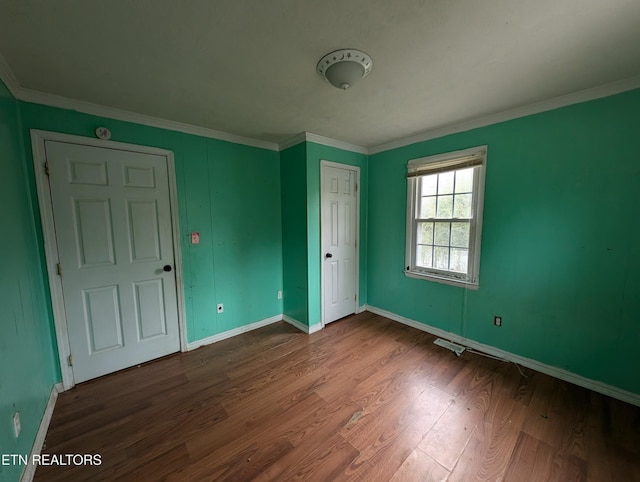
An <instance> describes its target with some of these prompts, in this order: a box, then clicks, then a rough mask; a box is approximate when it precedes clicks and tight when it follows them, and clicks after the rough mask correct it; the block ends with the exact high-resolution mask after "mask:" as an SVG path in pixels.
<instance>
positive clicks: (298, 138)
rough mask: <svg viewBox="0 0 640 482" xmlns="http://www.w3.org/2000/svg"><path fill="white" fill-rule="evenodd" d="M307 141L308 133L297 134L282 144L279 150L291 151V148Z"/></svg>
mask: <svg viewBox="0 0 640 482" xmlns="http://www.w3.org/2000/svg"><path fill="white" fill-rule="evenodd" d="M306 140H307V133H306V132H301V133H300V134H296V135H295V136H293V137H291V138H290V139H287V140H286V141H284V142H281V143H280V144H279V146H278V147H279V150H280V151H284V150H285V149H289V148H290V147H293V146H296V145H298V144H301V143H303V142H305V141H306Z"/></svg>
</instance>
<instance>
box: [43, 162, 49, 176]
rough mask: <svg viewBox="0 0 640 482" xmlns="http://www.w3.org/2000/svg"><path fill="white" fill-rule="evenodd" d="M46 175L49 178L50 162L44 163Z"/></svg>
mask: <svg viewBox="0 0 640 482" xmlns="http://www.w3.org/2000/svg"><path fill="white" fill-rule="evenodd" d="M44 173H45V174H46V176H47V177H49V161H44Z"/></svg>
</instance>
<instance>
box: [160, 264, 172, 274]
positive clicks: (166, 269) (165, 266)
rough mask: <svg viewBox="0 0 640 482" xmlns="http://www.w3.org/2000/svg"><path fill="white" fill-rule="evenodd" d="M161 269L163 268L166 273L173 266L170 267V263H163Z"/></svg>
mask: <svg viewBox="0 0 640 482" xmlns="http://www.w3.org/2000/svg"><path fill="white" fill-rule="evenodd" d="M162 269H163V270H165V271H166V272H167V273H168V272H169V271H171V270H172V269H173V268H172V267H171V265H170V264H165V265H164V268H162Z"/></svg>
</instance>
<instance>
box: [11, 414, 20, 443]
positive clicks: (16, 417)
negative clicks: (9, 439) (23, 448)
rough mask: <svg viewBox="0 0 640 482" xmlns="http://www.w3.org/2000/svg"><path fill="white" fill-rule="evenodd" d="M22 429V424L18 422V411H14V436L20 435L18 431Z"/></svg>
mask: <svg viewBox="0 0 640 482" xmlns="http://www.w3.org/2000/svg"><path fill="white" fill-rule="evenodd" d="M21 430H22V425H21V424H20V412H15V413H14V414H13V433H14V434H15V436H16V438H18V437H19V436H20V431H21Z"/></svg>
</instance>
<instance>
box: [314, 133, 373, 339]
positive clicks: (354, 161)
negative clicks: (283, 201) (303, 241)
mask: <svg viewBox="0 0 640 482" xmlns="http://www.w3.org/2000/svg"><path fill="white" fill-rule="evenodd" d="M305 144H306V158H307V162H306V164H307V239H308V246H307V269H308V273H307V275H308V290H309V297H308V302H309V315H308V323H309V326H313V325H315V324H318V323H320V321H321V319H322V287H321V275H320V265H321V261H322V253H321V249H320V248H321V246H320V161H331V162H338V163H340V164H348V165H350V166H357V167H359V168H360V292H359V294H358V300H359V305H363V304H365V302H366V299H367V262H366V260H367V229H366V227H367V202H368V201H367V189H366V186H367V183H368V168H367V164H368V163H367V156H366V155H365V154H358V153H356V152H352V151H346V150H343V149H338V148H335V147H328V146H324V145H321V144H316V143H314V142H306V143H305Z"/></svg>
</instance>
